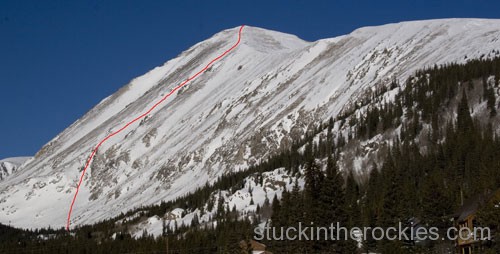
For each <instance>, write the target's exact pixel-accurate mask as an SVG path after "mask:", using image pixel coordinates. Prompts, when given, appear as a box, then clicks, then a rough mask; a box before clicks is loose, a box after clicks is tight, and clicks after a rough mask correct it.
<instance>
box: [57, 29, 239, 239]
mask: <svg viewBox="0 0 500 254" xmlns="http://www.w3.org/2000/svg"><path fill="white" fill-rule="evenodd" d="M244 26H245V25H242V26H241V27H240V30H239V31H238V41H237V42H236V43H235V44H234V45H233V46H232V47H231V48H229V49H228V50H226V51H224V53H222V54H221V55H219V56H218V57H216V58H214V59H213V60H212V61H210V62H209V63H208V64H207V65H206V66H205V68H203V69H201V70H200V71H198V72H197V73H196V74H194V75H193V76H191V77H189V78H188V79H186V80H185V81H184V82H182V83H181V84H180V85H178V86H176V87H175V88H174V89H173V90H172V91H170V93H168V94H167V95H165V96H164V97H163V98H162V99H161V100H159V101H158V102H157V103H156V104H155V105H153V106H152V107H151V108H150V109H149V110H148V111H146V112H145V113H143V114H142V115H140V116H138V117H136V118H134V120H132V121H130V122H128V123H127V124H125V125H124V126H123V127H121V128H120V129H119V130H117V131H115V132H113V133H111V134H109V135H108V136H106V137H105V138H104V139H103V140H101V141H100V142H99V143H98V144H97V145H96V146H95V147H94V150H92V153H91V154H90V156H89V158H88V159H87V162H86V163H85V167H84V168H83V172H82V175H81V176H80V181H79V182H78V185H77V187H76V192H75V195H74V196H73V201H71V206H70V207H69V212H68V221H67V223H66V230H67V231H69V227H70V225H71V213H72V212H73V205H74V204H75V201H76V197H77V196H78V191H79V190H80V185H81V184H82V182H83V177H84V176H85V171H87V168H88V167H89V165H90V162H91V161H92V158H94V155H95V154H96V152H97V149H98V148H99V147H100V146H101V145H102V144H103V143H104V142H106V141H107V140H108V139H109V138H111V137H113V136H114V135H116V134H118V133H120V132H121V131H123V130H124V129H126V128H127V127H129V126H130V125H131V124H133V123H134V122H136V121H138V120H139V119H141V118H144V117H145V116H147V115H148V114H149V113H151V111H153V109H155V108H156V107H157V106H158V105H160V104H161V103H162V102H164V101H165V100H166V99H167V98H168V97H170V95H172V94H173V93H175V92H176V91H177V90H179V89H180V88H181V87H183V86H184V85H186V84H187V83H188V82H189V81H191V80H193V79H195V78H196V77H198V76H199V75H200V74H202V73H203V72H205V71H206V70H207V69H208V68H209V67H210V66H211V65H212V64H213V63H215V62H216V61H218V60H220V59H221V58H223V57H224V56H225V55H226V54H227V53H229V52H230V51H232V50H233V49H234V48H236V46H238V44H240V40H241V31H242V30H243V27H244Z"/></svg>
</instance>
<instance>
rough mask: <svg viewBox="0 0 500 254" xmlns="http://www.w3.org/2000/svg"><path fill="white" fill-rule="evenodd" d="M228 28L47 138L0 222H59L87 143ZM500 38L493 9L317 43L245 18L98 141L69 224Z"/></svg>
mask: <svg viewBox="0 0 500 254" xmlns="http://www.w3.org/2000/svg"><path fill="white" fill-rule="evenodd" d="M237 31H238V28H233V29H229V30H225V31H223V32H220V33H218V34H216V35H214V36H213V37H212V38H210V39H208V40H206V41H203V42H201V43H198V44H196V45H195V46H193V47H192V48H190V49H189V50H187V51H185V52H183V53H182V54H181V55H180V56H179V57H177V58H175V59H173V60H170V61H168V62H167V63H165V64H164V65H163V66H160V67H157V68H155V69H153V70H152V71H150V72H148V73H147V74H145V75H143V76H141V77H138V78H136V79H134V80H132V81H131V82H130V83H129V84H128V85H126V86H125V87H123V88H122V89H120V90H119V91H117V92H116V93H115V94H113V95H111V96H110V97H108V98H106V99H104V100H103V101H102V102H101V103H99V104H98V105H97V106H96V107H94V108H93V109H92V110H90V111H89V112H88V113H87V114H85V115H84V116H83V117H82V118H81V119H79V120H78V121H76V122H75V123H74V124H72V125H71V126H70V127H68V128H67V129H66V130H64V131H63V132H62V133H61V134H59V135H58V136H57V137H55V138H54V139H53V140H52V141H50V142H49V143H48V144H47V145H45V146H44V147H43V148H42V149H41V150H40V151H39V152H38V153H37V154H36V156H35V158H34V159H33V160H31V161H29V162H28V163H25V164H24V165H23V166H22V167H21V169H20V170H18V171H17V172H15V173H14V174H12V175H11V176H10V177H9V178H8V179H6V180H5V181H1V182H0V208H1V209H0V222H7V221H11V223H12V224H13V225H15V226H20V227H42V226H48V225H50V226H52V227H60V226H63V225H64V223H65V219H66V215H67V212H68V208H69V204H70V201H71V198H72V195H73V194H74V191H75V187H76V183H77V180H78V177H79V174H80V170H81V169H82V167H83V164H84V162H85V160H86V158H87V157H88V155H89V154H90V152H91V149H92V148H93V147H94V146H95V145H96V144H97V142H99V141H100V140H101V139H102V138H104V137H105V136H106V135H107V134H109V133H110V132H112V131H113V130H116V129H117V128H120V127H121V126H123V125H124V124H125V123H126V122H128V121H130V120H131V119H133V118H134V117H136V116H138V115H140V114H141V113H143V112H145V111H146V110H147V109H148V108H149V107H151V106H152V105H153V104H154V103H155V102H156V101H157V100H159V99H160V98H161V97H162V96H163V95H164V94H165V93H167V92H169V91H170V90H171V89H172V88H173V87H175V86H177V85H178V84H179V83H180V82H182V81H183V80H185V79H186V78H187V77H189V76H190V75H192V74H193V73H195V72H196V71H198V70H199V69H200V68H201V67H202V66H204V65H205V64H206V63H208V62H209V61H210V60H211V59H213V58H214V57H215V56H217V55H218V54H220V52H222V51H223V50H225V49H227V48H229V47H230V46H231V45H232V44H233V43H234V42H235V41H236V39H237ZM499 38H500V20H477V19H448V20H431V21H416V22H404V23H399V24H389V25H384V26H379V27H366V28H361V29H358V30H356V31H354V32H352V33H351V34H349V35H345V36H340V37H336V38H332V39H324V40H320V41H316V42H305V41H303V40H300V39H299V38H297V37H295V36H292V35H287V34H283V33H279V32H274V31H269V30H264V29H260V28H254V27H245V28H244V30H243V34H242V42H241V44H240V45H239V46H238V47H237V48H236V49H235V50H234V51H233V52H231V53H230V54H229V55H227V57H225V58H224V59H223V60H221V61H220V62H218V63H216V64H215V65H214V66H213V67H212V68H210V70H209V71H207V72H206V73H205V74H203V75H201V76H200V77H199V78H198V79H196V80H195V81H193V82H192V83H189V85H187V86H186V87H184V88H182V89H181V90H180V91H179V92H178V93H177V94H175V95H174V96H172V97H170V98H169V99H168V100H167V101H165V102H164V103H163V104H161V105H160V106H159V107H158V108H157V109H156V110H155V111H153V112H152V114H150V115H149V116H148V117H147V119H145V120H144V121H141V123H137V124H134V125H132V126H130V127H129V128H128V129H127V130H126V131H124V132H122V133H120V134H119V135H116V136H114V137H113V138H111V139H110V140H108V141H107V142H106V143H104V144H103V145H102V146H101V148H100V149H99V152H98V155H97V156H96V157H95V159H94V161H93V163H92V165H91V167H90V168H89V170H88V171H87V174H86V177H85V183H84V185H83V186H82V188H81V191H80V194H79V196H78V199H77V202H76V205H75V208H74V210H73V214H74V217H73V221H72V225H77V224H84V223H92V222H95V221H98V220H101V219H105V218H109V217H111V216H114V215H117V214H119V213H120V212H124V211H126V210H129V209H130V208H132V207H136V206H140V205H145V204H151V203H156V202H159V201H160V200H168V199H172V198H175V197H177V196H179V195H183V194H185V193H187V192H189V191H192V190H194V189H195V188H196V187H197V186H200V185H203V184H205V183H206V182H207V181H212V180H214V179H215V178H216V177H217V176H218V175H220V174H223V173H224V172H227V171H233V170H239V169H242V168H245V167H247V166H249V165H251V164H254V163H257V162H258V161H260V160H261V159H263V158H265V157H266V156H268V155H269V154H270V153H272V152H275V151H277V150H278V149H280V148H282V147H286V146H287V145H288V144H289V143H290V137H297V136H300V135H303V134H304V133H305V132H306V131H307V130H308V128H310V126H311V123H313V122H315V121H316V122H318V121H324V120H326V119H327V118H329V117H330V116H335V115H337V114H338V113H339V112H340V111H341V110H342V109H343V108H345V107H349V106H350V105H352V103H353V102H355V101H356V100H357V99H358V98H359V97H360V96H362V94H363V93H364V91H366V90H367V89H372V88H373V87H374V86H375V85H377V84H383V83H388V82H390V81H391V80H392V79H393V78H397V79H399V80H403V79H405V78H406V77H407V76H408V75H410V74H411V73H413V72H414V71H415V70H416V69H419V68H422V67H425V66H430V65H434V64H441V63H446V62H462V61H466V60H467V59H472V58H478V57H481V56H483V55H485V56H487V55H488V54H489V53H491V52H492V51H494V50H497V49H500V39H499ZM390 75H392V76H390Z"/></svg>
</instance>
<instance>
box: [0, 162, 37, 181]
mask: <svg viewBox="0 0 500 254" xmlns="http://www.w3.org/2000/svg"><path fill="white" fill-rule="evenodd" d="M30 158H31V157H12V158H6V159H3V160H0V181H1V180H3V179H5V178H7V177H8V176H9V175H11V174H12V173H13V172H14V171H16V170H17V168H18V167H19V166H21V165H22V164H23V163H24V162H26V161H27V160H28V159H30Z"/></svg>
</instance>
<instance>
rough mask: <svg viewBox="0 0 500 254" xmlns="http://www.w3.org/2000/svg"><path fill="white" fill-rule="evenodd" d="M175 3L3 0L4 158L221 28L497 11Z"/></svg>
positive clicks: (406, 4) (490, 7)
mask: <svg viewBox="0 0 500 254" xmlns="http://www.w3.org/2000/svg"><path fill="white" fill-rule="evenodd" d="M171 2H174V1H147V0H144V1H125V0H120V1H17V0H14V1H5V0H2V1H0V158H4V157H10V156H21V155H33V154H34V153H35V152H36V151H38V149H39V148H40V147H41V146H42V145H44V144H45V143H46V142H48V141H49V140H50V139H52V138H53V137H54V136H55V135H57V134H58V133H59V132H61V131H62V130H63V129H64V128H66V127H67V126H69V125H70V124H71V123H72V122H74V121H75V120H77V119H78V118H79V117H80V116H82V115H83V114H84V113H85V112H87V111H88V110H89V109H91V108H92V107H93V106H94V105H95V104H96V103H98V102H99V101H100V100H102V99H103V98H105V97H106V96H108V95H110V94H112V93H113V92H114V91H116V90H117V89H118V88H120V87H121V86H123V85H125V84H126V83H127V82H128V81H129V80H131V79H132V78H134V77H136V76H138V75H141V74H143V73H145V72H146V71H148V70H150V69H152V68H153V67H155V66H157V65H160V64H162V63H163V62H165V61H167V60H169V59H171V58H172V57H175V56H176V55H178V54H179V53H180V52H182V51H183V50H185V49H187V48H188V47H190V46H191V45H193V44H195V43H197V42H199V41H201V40H204V39H206V38H208V37H210V36H211V35H213V34H214V33H217V32H218V31H220V30H223V29H227V28H231V27H236V26H239V25H241V24H247V25H251V26H258V27H263V28H268V29H273V30H279V31H282V32H287V33H292V34H295V35H298V36H299V37H301V38H303V39H305V40H309V41H312V40H317V39H320V38H327V37H333V36H337V35H341V34H346V33H349V32H351V31H352V30H354V29H356V28H358V27H362V26H367V25H380V24H385V23H390V22H398V21H405V20H418V19H430V18H449V17H477V18H500V12H499V10H500V2H499V1H484V0H476V1H464V0H450V1H427V3H424V1H417V0H412V1H406V0H399V1H355V0H354V1H335V0H331V1H321V2H313V1H302V0H290V1H272V0H268V1H254V0H251V1H216V0H212V1H191V2H186V1H175V3H171ZM268 2H269V3H268Z"/></svg>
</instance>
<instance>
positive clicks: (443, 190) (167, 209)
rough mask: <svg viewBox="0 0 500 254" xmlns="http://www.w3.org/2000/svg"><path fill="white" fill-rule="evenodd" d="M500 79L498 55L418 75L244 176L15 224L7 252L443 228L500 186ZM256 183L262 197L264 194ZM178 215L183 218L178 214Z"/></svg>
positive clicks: (393, 248) (270, 244) (379, 247)
mask: <svg viewBox="0 0 500 254" xmlns="http://www.w3.org/2000/svg"><path fill="white" fill-rule="evenodd" d="M499 79H500V58H498V57H496V58H495V57H494V58H486V57H483V58H481V59H473V60H468V61H467V63H465V64H456V63H450V64H446V65H440V66H437V65H436V66H434V67H430V68H427V69H422V70H419V71H416V72H415V73H414V74H413V75H411V76H410V77H409V78H408V79H406V81H405V82H402V83H399V82H397V81H396V80H394V81H393V82H390V83H388V84H387V85H385V86H379V87H377V89H373V90H372V93H369V94H366V95H365V97H364V98H363V100H360V101H359V102H358V103H357V104H356V105H353V107H351V108H349V109H348V110H345V111H343V112H342V114H339V116H337V117H333V118H331V119H330V120H328V121H326V122H314V123H311V126H312V127H311V128H310V131H309V132H307V133H306V134H305V135H304V136H303V137H302V138H294V139H293V140H292V142H291V145H290V147H289V148H287V149H283V150H281V152H279V153H277V154H275V155H273V156H270V157H269V158H268V159H267V160H265V161H263V162H262V163H258V164H256V165H254V166H251V167H249V169H247V170H242V171H239V172H234V173H228V174H225V175H222V176H219V177H218V179H217V180H216V181H215V182H214V183H213V184H206V185H205V186H204V187H201V188H198V189H197V190H196V191H194V192H193V193H191V194H187V195H184V196H182V197H179V198H177V199H175V200H171V201H168V202H162V203H161V204H159V205H152V206H144V207H141V208H138V209H134V210H131V211H129V212H127V213H122V214H121V215H119V216H117V217H115V218H112V219H105V220H103V221H102V222H99V223H95V224H92V225H86V226H80V227H78V228H76V229H75V230H74V231H73V232H72V233H71V234H68V233H66V232H64V231H63V230H48V231H44V232H43V233H40V232H32V231H27V230H24V231H21V230H15V229H11V230H10V231H9V232H11V233H10V234H6V237H4V238H5V239H3V240H4V241H2V242H1V243H0V252H2V253H32V252H33V251H35V252H36V253H67V252H68V251H70V252H71V253H123V252H147V253H150V252H152V251H157V252H164V251H166V246H168V248H169V250H168V251H169V253H248V251H249V246H251V245H250V244H249V240H250V239H252V238H253V237H254V231H253V229H254V227H256V226H258V225H259V224H261V223H263V222H266V223H268V224H269V225H271V226H276V227H282V226H285V227H286V226H296V225H297V223H298V222H302V223H307V224H309V223H314V225H329V224H330V223H335V222H340V223H341V224H342V225H345V226H346V227H354V226H357V227H359V226H370V227H375V226H382V227H388V226H397V225H398V223H399V222H403V223H406V222H408V221H409V220H410V219H412V218H419V220H421V221H422V222H423V223H424V224H426V225H432V226H436V227H438V228H439V229H440V230H445V229H446V228H447V227H450V226H452V222H451V220H450V219H451V218H452V217H453V214H454V212H455V211H456V210H457V209H458V208H459V207H460V206H461V204H462V203H463V200H464V199H468V198H471V197H474V196H475V195H477V194H481V193H489V192H492V191H495V190H497V189H498V188H499V187H500V174H499V169H500V138H499V134H500V133H499V131H500V129H499V126H500V125H499V121H500V114H499V112H498V110H499V109H500V105H499V101H500V100H499V97H500V96H499V92H500V84H499V83H500V82H499ZM374 143H376V144H377V145H376V146H375V145H374ZM347 156H349V157H350V160H356V157H359V156H363V157H366V158H368V159H366V160H365V161H364V164H365V165H362V167H365V166H366V168H364V169H363V170H359V167H360V166H359V165H355V164H356V163H348V162H347V161H348V160H349V159H347V158H346V157H347ZM277 172H278V173H277ZM278 175H280V177H281V178H279V179H281V180H279V181H278V180H276V179H278ZM272 177H274V178H272ZM260 188H263V189H264V190H265V194H263V195H264V196H265V197H259V195H260V196H262V193H261V194H259V195H258V194H257V193H260V192H258V190H260ZM242 193H246V194H249V195H248V197H249V198H248V199H244V200H246V201H245V202H247V204H246V205H245V206H246V207H253V208H255V209H240V207H238V209H237V205H239V204H238V203H231V202H232V201H231V199H235V198H236V197H237V196H234V195H233V196H231V195H232V194H237V195H243V194H242ZM499 198H500V197H495V198H494V199H493V200H492V201H491V202H493V203H492V204H493V205H485V206H484V207H483V208H481V210H480V211H479V214H478V223H480V224H481V225H484V226H488V227H490V228H491V229H492V230H493V235H494V237H493V241H490V242H488V243H486V244H484V246H482V248H483V249H482V252H483V253H499V252H500V243H499V242H498V239H500V235H499V234H500V230H499V229H500V228H499V226H500V223H499V221H498V218H500V209H498V205H497V206H495V205H494V204H498V203H499V202H500V199H499ZM230 204H234V205H233V207H230ZM176 209H181V210H182V214H180V215H178V216H173V211H175V210H176ZM191 215H192V216H191ZM207 215H208V216H207ZM172 216H173V217H172ZM190 216H191V217H190ZM151 218H160V221H161V223H162V225H161V227H160V229H161V231H160V233H159V234H155V233H152V232H148V228H147V227H144V228H140V229H141V234H140V235H134V230H135V231H137V229H138V227H137V226H138V225H142V224H141V223H142V222H145V221H148V222H149V224H151V221H152V220H151ZM183 218H188V219H189V220H183ZM188 221H189V222H188ZM146 224H147V223H146ZM2 230H3V229H2ZM149 230H150V231H151V230H152V229H151V228H150V229H149ZM22 235H30V236H31V237H24V238H21V236H22ZM42 236H43V237H45V238H46V239H42ZM21 239H22V240H21ZM264 243H265V244H266V245H267V250H269V251H271V252H273V253H357V252H363V253H365V252H378V253H448V252H449V251H453V248H454V242H452V241H448V240H438V241H433V242H430V243H428V244H427V245H415V244H412V243H408V242H405V241H387V240H385V241H384V240H382V241H375V240H374V239H370V238H369V237H368V238H367V239H366V240H365V241H361V242H356V241H354V240H349V241H297V240H295V241H287V240H284V241H264Z"/></svg>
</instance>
